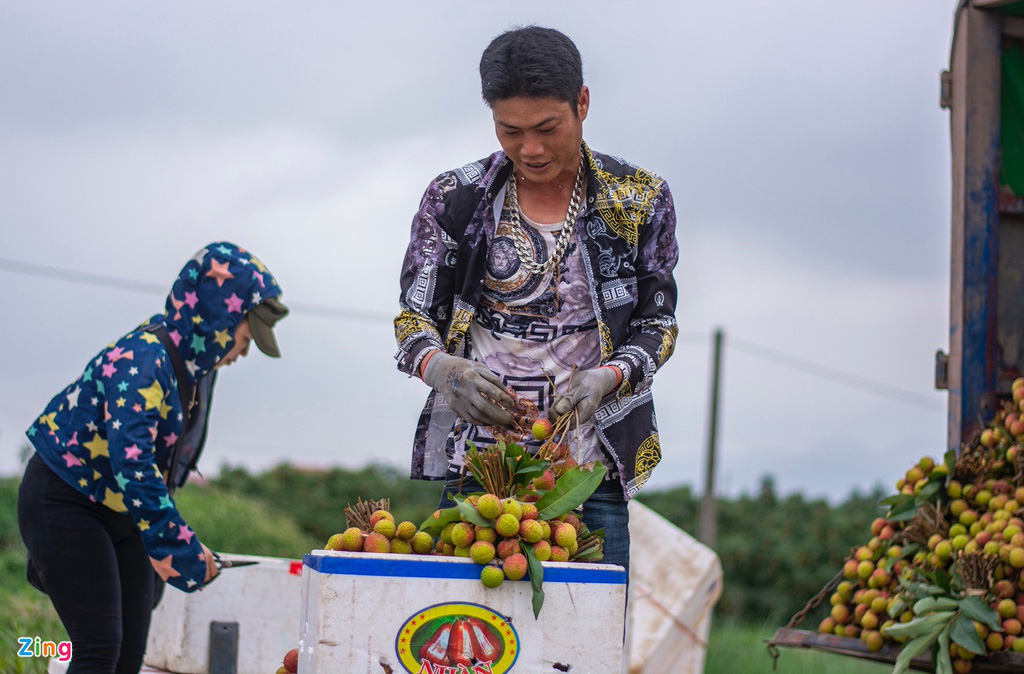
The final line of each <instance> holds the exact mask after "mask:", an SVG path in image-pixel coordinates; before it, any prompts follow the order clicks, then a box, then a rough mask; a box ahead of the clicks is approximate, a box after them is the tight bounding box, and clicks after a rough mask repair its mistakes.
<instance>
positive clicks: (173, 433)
mask: <svg viewBox="0 0 1024 674" xmlns="http://www.w3.org/2000/svg"><path fill="white" fill-rule="evenodd" d="M280 295H281V288H280V286H279V285H278V283H277V280H276V279H275V278H274V277H273V275H271V273H270V272H269V271H268V270H267V268H266V266H264V264H263V263H262V262H260V261H259V259H257V258H256V257H255V256H253V255H252V254H250V253H249V252H247V251H245V250H244V249H242V248H239V247H238V246H235V245H234V244H231V243H227V242H222V243H214V244H211V245H209V246H207V247H205V248H203V249H202V250H200V251H199V252H198V253H197V254H196V255H195V256H194V257H193V258H192V259H191V260H189V261H188V263H187V264H186V265H185V267H184V268H183V269H182V270H181V273H180V274H179V275H178V278H177V280H176V281H175V282H174V285H173V287H172V289H171V293H170V295H169V296H168V298H167V303H166V309H165V311H164V313H163V314H157V315H155V316H153V317H151V318H150V319H149V321H147V322H146V323H144V324H142V325H141V326H139V327H138V328H136V329H135V330H132V331H131V332H129V333H128V334H126V335H124V336H123V337H121V338H120V339H118V340H117V341H115V342H113V343H111V344H109V345H107V347H106V348H104V349H103V350H102V351H100V352H99V354H97V355H96V356H95V357H94V358H93V359H92V360H90V361H89V362H88V363H87V364H86V367H85V370H84V372H83V373H82V375H81V376H80V377H78V379H76V380H75V381H74V382H73V383H72V384H71V385H70V386H68V387H66V388H65V389H64V390H63V391H61V392H60V393H58V394H57V395H56V396H55V397H54V398H53V400H51V401H50V404H49V405H47V407H46V409H45V410H44V411H43V413H42V414H41V415H40V416H39V418H38V419H37V420H36V421H35V422H34V423H33V424H32V426H31V427H30V428H29V429H28V431H27V434H28V437H29V439H30V440H31V442H32V445H33V447H34V448H35V450H36V451H35V454H34V455H33V456H32V458H31V459H30V460H29V463H28V466H27V467H26V470H25V476H24V479H23V480H22V483H21V487H20V490H19V494H18V524H19V527H20V529H21V535H22V538H23V539H24V540H25V545H26V547H27V548H28V555H29V560H28V574H29V580H30V581H31V582H32V583H33V585H35V586H36V587H39V589H41V590H43V591H44V592H46V593H47V594H48V595H49V596H50V598H51V600H52V602H53V605H54V608H55V609H56V610H57V614H58V615H59V616H60V619H61V621H62V622H63V623H64V626H65V628H66V629H67V631H68V636H69V637H70V639H71V642H72V647H73V656H72V661H71V665H70V668H69V669H68V672H69V674H70V673H73V672H89V673H90V674H91V673H93V672H117V673H119V674H120V673H121V672H137V671H138V670H139V668H140V667H141V665H142V656H143V653H144V651H145V647H146V636H147V633H148V631H149V615H150V611H151V609H152V607H153V597H154V592H155V588H156V585H157V583H158V581H157V579H156V578H155V575H159V577H160V578H161V579H162V580H164V581H166V582H167V583H170V584H171V585H173V586H174V587H176V588H178V589H181V590H184V591H186V592H190V591H193V590H196V589H198V588H200V587H202V586H203V585H204V584H205V583H207V582H209V581H210V580H211V579H212V578H213V577H214V576H215V575H216V574H217V568H216V566H215V564H214V560H213V556H212V553H211V552H210V550H209V549H208V548H207V547H206V546H205V545H203V544H202V543H201V542H200V540H199V536H198V535H197V534H196V532H194V531H193V530H192V529H191V528H190V527H189V526H188V524H187V523H186V522H185V520H184V519H183V518H182V517H181V515H180V514H179V513H178V510H177V508H176V507H175V505H174V500H173V498H172V493H173V490H174V488H175V487H177V486H179V485H180V484H182V483H183V482H184V481H185V479H186V478H187V473H188V471H189V469H191V468H192V467H193V466H194V460H195V459H196V458H197V457H198V452H199V450H200V449H201V447H202V441H203V439H204V438H205V427H206V414H207V413H208V411H209V403H210V396H211V394H212V388H213V386H212V385H213V382H214V380H215V378H216V370H217V369H218V368H220V367H222V366H224V365H228V364H230V363H231V362H233V361H234V360H235V359H236V358H238V357H240V356H244V355H246V353H247V352H248V347H249V342H250V340H254V341H256V343H257V346H258V347H259V348H260V350H262V351H264V352H265V353H267V354H268V355H271V356H275V357H277V356H279V355H280V352H279V350H278V348H277V343H276V340H275V338H274V333H273V330H272V328H273V324H274V322H276V321H277V320H279V319H280V318H282V317H283V316H284V315H285V314H287V309H286V308H285V307H284V305H283V304H281V302H280V300H279V296H280ZM179 383H180V384H181V387H179ZM165 476H166V477H165ZM154 569H155V570H156V574H154V573H153V570H154Z"/></svg>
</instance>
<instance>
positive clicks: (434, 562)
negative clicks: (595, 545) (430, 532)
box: [302, 550, 626, 585]
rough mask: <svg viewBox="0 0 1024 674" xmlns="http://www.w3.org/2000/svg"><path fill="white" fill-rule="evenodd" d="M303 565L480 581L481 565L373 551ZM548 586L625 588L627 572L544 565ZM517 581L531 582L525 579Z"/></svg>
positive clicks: (315, 555)
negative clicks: (586, 584) (614, 586)
mask: <svg viewBox="0 0 1024 674" xmlns="http://www.w3.org/2000/svg"><path fill="white" fill-rule="evenodd" d="M302 563H303V564H304V565H305V566H307V567H309V568H310V569H312V570H314V571H318V572H319V573H324V574H336V575H347V576H391V577H397V576H404V577H407V578H454V579H465V580H476V581H479V580H480V565H479V564H477V563H476V562H474V561H473V560H472V559H466V558H465V557H440V556H436V555H396V554H382V553H373V552H343V551H336V550H313V551H312V552H311V553H309V554H308V555H304V556H303V558H302ZM541 564H542V565H543V567H544V582H545V583H593V584H603V585H625V584H626V571H625V570H624V569H623V568H622V567H621V566H617V565H615V564H594V563H590V562H584V563H576V562H541ZM516 582H520V583H522V582H526V583H528V582H530V581H529V578H528V577H527V578H523V579H522V580H519V581H516Z"/></svg>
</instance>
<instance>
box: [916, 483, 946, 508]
mask: <svg viewBox="0 0 1024 674" xmlns="http://www.w3.org/2000/svg"><path fill="white" fill-rule="evenodd" d="M943 482H945V478H944V477H943V478H941V479H933V480H932V481H931V482H929V483H928V484H926V485H925V486H924V487H922V488H921V492H920V493H919V494H918V495H917V503H918V504H919V505H920V504H921V503H927V502H928V501H931V500H932V499H933V498H935V497H936V496H938V494H939V492H940V491H941V490H942V487H943Z"/></svg>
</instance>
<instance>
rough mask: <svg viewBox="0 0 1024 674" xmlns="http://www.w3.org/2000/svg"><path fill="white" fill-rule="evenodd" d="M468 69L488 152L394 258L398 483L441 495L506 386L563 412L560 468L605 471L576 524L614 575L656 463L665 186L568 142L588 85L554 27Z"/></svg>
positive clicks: (666, 325)
mask: <svg viewBox="0 0 1024 674" xmlns="http://www.w3.org/2000/svg"><path fill="white" fill-rule="evenodd" d="M480 77H481V84H482V90H483V98H484V100H485V101H486V103H487V105H488V106H489V107H490V109H491V112H492V114H493V118H494V125H495V132H496V134H497V137H498V141H499V143H500V145H501V148H502V151H500V152H496V153H495V154H493V155H491V156H490V157H488V158H486V159H483V160H481V161H478V162H474V163H472V164H469V165H467V166H464V167H462V168H459V169H455V170H454V171H449V172H446V173H443V174H441V175H440V176H439V177H438V178H436V179H435V180H434V181H433V182H432V183H431V184H430V186H429V187H428V188H427V191H426V194H425V195H424V197H423V200H422V202H421V204H420V208H419V211H418V212H417V214H416V216H415V217H414V219H413V223H412V236H411V240H410V242H409V248H408V250H407V252H406V256H405V262H404V265H403V268H402V277H401V299H400V303H401V313H400V314H399V315H398V317H397V318H396V319H395V331H396V337H397V340H398V344H399V352H398V355H397V359H398V367H399V369H400V370H402V371H403V372H406V373H408V374H410V375H415V376H419V377H421V378H422V379H423V381H424V382H426V383H427V384H428V385H429V386H430V387H431V388H432V389H433V390H432V391H431V392H430V394H429V395H428V397H427V403H426V406H425V408H424V410H423V413H422V415H421V417H420V420H419V423H418V425H417V429H416V436H415V440H414V445H413V461H412V477H414V478H418V479H446V480H447V481H448V484H447V485H446V487H445V491H444V497H443V499H442V504H445V503H447V501H446V499H447V498H448V497H449V495H450V494H451V493H452V492H454V491H456V490H458V489H459V485H460V479H464V477H465V476H464V475H463V474H462V472H463V466H464V460H463V457H464V453H465V449H466V446H467V443H468V442H473V443H475V444H476V445H479V446H484V445H486V444H487V443H488V442H490V441H491V440H492V438H491V436H490V433H489V432H488V431H487V427H489V426H502V425H508V424H509V423H511V417H510V415H509V414H508V412H507V411H505V410H506V409H508V408H509V406H510V405H511V404H512V398H511V396H510V395H509V393H508V391H509V390H512V391H514V392H515V394H516V395H517V396H519V397H526V398H529V399H530V400H532V401H533V402H534V403H536V404H537V406H538V408H539V410H540V412H541V413H542V414H547V415H548V416H549V417H551V418H553V419H557V418H559V417H560V416H561V415H564V414H573V415H574V419H575V414H576V413H578V414H579V416H578V420H579V433H578V434H577V438H578V441H577V446H576V447H575V448H574V449H575V452H576V455H577V457H578V460H579V461H580V462H581V463H585V462H587V461H591V460H601V461H603V462H604V464H605V465H606V466H608V468H609V471H608V477H609V479H608V480H606V481H605V483H604V485H602V486H601V487H599V488H598V489H597V491H596V492H595V493H594V495H593V496H592V497H591V498H590V499H589V500H588V501H587V503H586V504H585V505H584V514H583V517H584V520H585V521H586V523H587V525H588V526H589V527H590V528H591V529H597V528H602V527H603V528H605V530H606V533H607V537H606V540H605V561H606V562H609V563H614V564H621V565H623V566H624V567H626V569H627V570H628V568H629V567H628V564H629V532H628V522H629V517H628V511H627V509H626V500H627V499H628V498H630V497H631V496H632V495H633V494H635V493H636V492H637V491H638V490H639V489H640V487H641V486H642V485H643V483H644V482H645V481H646V480H647V479H648V478H649V477H650V474H651V471H652V470H653V468H654V466H655V465H656V464H657V463H658V461H659V459H660V458H661V449H660V446H659V443H658V430H657V421H656V419H655V414H654V406H653V403H652V399H651V383H652V381H653V379H654V374H655V372H656V371H657V370H658V368H659V367H660V366H661V365H662V364H663V363H664V362H665V360H666V359H668V357H669V356H670V355H671V354H672V350H673V347H674V345H675V338H676V335H677V332H678V330H677V327H676V320H675V315H674V313H675V305H676V285H675V282H674V280H673V278H672V270H673V268H674V267H675V264H676V260H677V258H678V246H677V243H676V237H675V209H674V206H673V203H672V195H671V193H670V192H669V189H668V185H667V184H666V183H665V181H664V180H662V179H661V178H659V177H658V176H656V175H654V174H652V173H650V172H648V171H645V170H643V169H641V168H637V167H636V166H633V165H631V164H628V163H627V162H625V161H623V160H621V159H617V158H615V157H612V156H609V155H604V154H600V153H597V152H593V151H591V150H590V149H589V148H588V147H587V145H586V143H584V142H583V121H584V120H585V119H586V117H587V111H588V108H589V104H590V93H589V90H588V89H587V87H586V86H584V85H583V71H582V63H581V59H580V55H579V52H578V51H577V49H576V46H575V45H574V44H573V43H572V41H571V40H570V39H569V38H568V37H566V36H565V35H563V34H562V33H560V32H558V31H556V30H552V29H548V28H540V27H536V26H531V27H527V28H522V29H516V30H512V31H509V32H506V33H504V34H503V35H500V36H499V37H497V38H495V40H494V41H493V42H492V43H491V44H490V45H489V46H488V47H487V49H486V50H485V51H484V53H483V56H482V58H481V60H480ZM503 408H505V409H503ZM462 484H463V486H465V483H464V482H463V483H462Z"/></svg>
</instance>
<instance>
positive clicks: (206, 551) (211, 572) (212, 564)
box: [199, 543, 220, 585]
mask: <svg viewBox="0 0 1024 674" xmlns="http://www.w3.org/2000/svg"><path fill="white" fill-rule="evenodd" d="M199 545H202V546H203V557H204V558H205V559H206V580H204V581H203V584H204V585H205V584H206V583H209V582H210V581H211V580H213V579H214V578H215V577H216V575H217V574H218V573H220V569H218V568H217V563H216V561H215V560H214V558H213V553H212V552H210V548H208V547H206V546H205V545H203V544H202V543H200V544H199Z"/></svg>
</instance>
